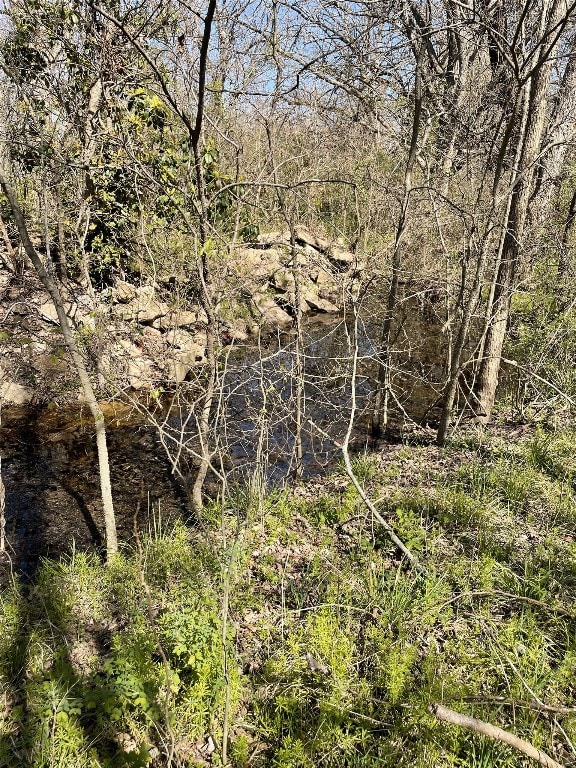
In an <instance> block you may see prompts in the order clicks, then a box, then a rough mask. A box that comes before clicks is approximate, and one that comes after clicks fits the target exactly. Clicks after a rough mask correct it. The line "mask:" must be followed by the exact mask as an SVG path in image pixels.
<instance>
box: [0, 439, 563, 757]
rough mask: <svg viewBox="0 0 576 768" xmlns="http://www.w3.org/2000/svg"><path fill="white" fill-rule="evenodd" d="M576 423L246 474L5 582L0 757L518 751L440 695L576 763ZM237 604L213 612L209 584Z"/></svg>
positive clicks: (219, 597) (215, 596) (220, 597)
mask: <svg viewBox="0 0 576 768" xmlns="http://www.w3.org/2000/svg"><path fill="white" fill-rule="evenodd" d="M572 445H573V442H572V435H570V434H567V433H562V434H557V435H554V434H551V435H547V434H545V433H543V432H540V433H537V434H535V435H534V436H533V437H532V438H531V439H529V440H527V441H525V442H523V443H522V444H520V443H518V442H513V441H509V442H507V443H506V442H500V443H498V442H492V443H489V442H487V441H486V440H484V439H482V440H480V441H474V440H464V439H459V440H455V441H453V443H452V445H451V446H450V447H449V448H447V449H445V450H444V451H440V450H439V449H436V448H432V447H430V446H414V447H410V446H404V447H400V448H398V449H395V450H393V449H390V450H389V451H388V452H387V453H386V454H385V455H382V456H370V457H359V458H358V459H357V460H356V467H357V469H358V471H359V474H360V475H361V476H362V479H363V482H364V483H365V485H366V488H367V490H368V492H369V493H370V495H371V497H372V498H373V499H378V504H379V508H380V511H381V512H382V514H384V515H385V516H386V518H387V519H388V520H389V521H390V523H391V524H392V525H393V527H394V529H395V530H396V531H397V532H398V534H399V535H400V536H401V538H402V539H403V540H404V542H405V543H406V544H407V546H409V547H410V548H411V549H412V551H413V552H414V553H415V554H417V555H418V557H419V559H420V561H421V563H422V564H423V565H424V567H425V569H426V575H425V576H424V575H418V574H416V573H415V572H414V571H411V570H410V569H409V568H408V567H406V564H405V563H404V562H402V561H401V560H400V559H399V557H398V554H397V552H395V550H394V548H393V547H392V545H391V544H390V542H389V541H388V539H387V537H386V535H385V534H384V533H383V532H382V531H381V530H379V528H378V526H377V525H376V524H373V522H372V521H371V520H370V518H369V517H368V516H367V514H366V510H365V509H364V507H363V505H362V503H361V501H360V500H359V498H358V496H357V494H356V492H355V491H354V489H353V488H352V486H351V485H350V484H349V483H348V481H347V479H346V478H345V477H344V476H340V475H338V474H335V475H334V476H332V477H330V478H326V479H325V480H323V481H318V480H317V481H313V482H312V481H311V482H310V483H308V484H307V485H305V486H303V487H301V488H297V489H294V490H293V491H286V492H274V493H272V494H270V495H269V496H267V497H266V498H264V499H259V500H258V503H254V499H253V498H251V497H250V495H249V494H247V493H240V492H239V493H238V494H236V495H235V496H234V497H233V498H231V499H230V500H229V502H228V503H227V504H226V505H225V507H224V508H223V509H222V508H213V509H212V510H210V514H208V515H207V517H206V520H205V521H204V525H203V527H202V530H201V531H200V530H198V529H186V528H185V527H184V526H183V525H179V526H177V527H176V528H175V529H174V530H173V531H172V532H171V533H170V534H167V535H163V536H159V537H157V538H154V537H152V538H149V539H147V540H145V541H143V542H142V544H141V547H140V548H139V549H138V550H137V551H134V552H129V551H126V552H124V553H123V554H122V555H121V556H119V557H118V558H117V559H116V560H115V561H114V562H113V563H112V565H111V566H109V567H105V566H104V565H102V564H101V562H100V561H99V560H98V559H97V558H96V557H95V556H92V555H87V554H75V555H74V556H71V557H70V558H68V559H65V560H61V561H59V562H54V561H46V562H44V563H43V564H42V566H41V567H40V569H39V572H38V575H37V577H36V579H35V581H34V583H33V584H21V583H19V582H18V581H13V582H12V583H11V585H10V586H9V587H7V588H5V589H4V591H3V592H2V595H1V600H0V682H1V685H2V695H3V699H2V708H1V713H2V714H1V721H0V766H9V767H12V766H14V767H16V766H25V765H29V766H34V767H35V768H36V767H38V768H40V767H42V768H43V767H44V766H62V767H64V766H67V767H68V766H72V767H73V768H84V767H88V766H90V768H96V767H97V766H102V767H104V766H106V767H108V766H110V767H111V766H135V767H138V766H146V765H150V766H167V765H174V766H192V765H208V764H211V765H215V766H218V765H222V757H223V751H222V747H223V741H224V739H225V740H226V747H227V753H228V764H229V765H231V766H235V768H250V767H252V766H253V767H254V768H258V767H263V766H272V767H274V768H308V767H310V768H312V766H314V767H316V766H323V767H324V766H325V767H326V768H344V767H345V766H346V767H348V766H350V767H354V766H362V768H365V767H368V768H370V767H371V766H397V767H398V768H404V767H405V768H408V767H410V768H412V766H415V767H416V768H418V767H421V768H424V767H426V768H429V767H433V768H444V766H454V768H456V767H461V768H464V767H466V768H504V767H505V766H506V767H510V768H519V767H520V766H527V765H528V763H527V762H526V760H525V759H524V758H523V757H522V756H521V755H520V754H519V753H517V752H513V751H512V750H511V749H510V748H508V747H505V746H503V745H502V744H500V743H495V742H490V741H487V740H486V739H483V738H482V737H479V736H476V735H474V734H470V733H468V732H465V731H463V730H460V729H457V728H455V727H454V726H449V725H445V724H441V723H439V722H437V721H436V720H435V719H434V717H433V716H432V715H431V714H430V713H429V711H428V707H429V705H430V704H431V703H432V702H441V703H443V704H445V705H446V706H448V707H451V708H453V709H456V710H457V711H459V712H462V713H465V714H469V715H472V716H475V717H478V718H480V719H482V720H486V721H488V722H491V723H493V724H495V725H499V726H500V727H503V728H507V729H509V730H511V731H513V732H514V733H515V734H517V735H519V736H521V737H523V738H525V739H527V740H529V741H530V742H531V743H533V744H534V745H535V746H537V747H539V748H541V749H543V750H544V751H545V752H547V753H548V754H550V755H552V756H554V757H555V759H556V760H558V761H559V762H561V763H563V764H565V765H570V764H575V749H574V746H573V745H574V742H575V741H576V710H575V711H574V712H572V711H570V707H572V706H573V705H574V697H575V693H576V618H575V615H574V609H573V605H574V596H575V593H576V558H575V555H576V545H575V541H574V530H575V523H576V499H575V496H574V482H575V481H576V464H575V462H574V458H573V452H572V450H571V446H572ZM228 590H229V594H227V596H226V598H227V603H228V606H229V608H228V612H227V615H226V626H225V628H224V629H223V605H224V604H225V599H224V597H225V592H227V591H228Z"/></svg>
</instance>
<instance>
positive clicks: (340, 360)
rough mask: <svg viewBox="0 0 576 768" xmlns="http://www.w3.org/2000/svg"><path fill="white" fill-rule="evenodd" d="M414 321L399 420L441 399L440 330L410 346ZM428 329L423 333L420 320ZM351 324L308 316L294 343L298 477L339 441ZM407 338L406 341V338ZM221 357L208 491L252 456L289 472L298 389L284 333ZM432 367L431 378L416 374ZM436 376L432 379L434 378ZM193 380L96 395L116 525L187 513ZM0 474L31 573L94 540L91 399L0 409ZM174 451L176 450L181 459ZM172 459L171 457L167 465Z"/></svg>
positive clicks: (238, 474)
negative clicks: (123, 399)
mask: <svg viewBox="0 0 576 768" xmlns="http://www.w3.org/2000/svg"><path fill="white" fill-rule="evenodd" d="M409 322H416V323H417V324H418V323H419V324H420V326H422V324H424V325H423V326H422V327H420V328H419V338H424V337H425V336H426V337H427V338H428V339H430V338H433V339H434V338H436V339H437V338H438V335H437V334H436V336H434V334H432V335H431V336H430V334H429V332H428V331H430V327H429V326H430V324H429V321H428V320H426V319H425V318H424V319H423V318H422V317H420V316H419V315H418V316H416V315H414V317H413V318H412V321H410V320H409V319H408V318H404V322H403V324H401V325H399V329H400V330H399V331H398V334H396V340H395V345H396V347H397V349H398V350H399V354H398V359H400V358H402V359H403V364H402V365H399V367H398V368H397V370H396V372H395V374H394V380H393V382H392V383H393V388H394V392H395V393H396V395H395V396H396V399H394V400H393V401H392V403H391V423H392V424H393V425H394V428H395V429H400V428H402V426H403V425H406V424H409V423H411V420H414V421H419V420H421V419H423V418H426V415H427V414H428V415H431V414H433V410H431V408H433V406H434V401H435V400H436V399H437V390H438V386H437V385H435V380H436V379H438V370H437V368H438V365H437V361H438V359H439V358H438V356H439V350H438V349H437V347H436V346H435V344H433V343H430V342H429V341H423V342H422V343H421V344H420V345H419V346H418V347H417V348H416V347H414V342H413V339H414V335H413V334H412V333H410V331H409V329H408V328H407V326H406V324H407V323H409ZM424 331H426V333H424ZM350 332H351V329H350V328H349V327H348V326H347V324H346V322H345V320H344V319H342V318H338V319H336V320H335V319H334V318H330V319H329V320H327V321H324V322H321V321H316V322H310V323H309V324H308V325H307V327H306V329H305V334H304V335H305V343H304V346H303V349H302V354H303V357H302V359H303V361H304V362H303V368H304V372H305V375H304V382H305V383H304V387H303V389H302V409H303V419H302V423H303V430H302V445H303V454H304V455H303V468H304V477H306V476H311V475H314V474H318V473H323V472H326V471H327V470H329V469H331V468H333V467H334V466H335V463H336V462H337V461H338V460H339V449H338V447H337V443H338V441H339V440H341V439H342V437H343V435H344V432H345V430H346V428H347V425H348V421H349V418H350V408H351V404H352V389H351V381H350ZM377 338H378V326H377V324H376V323H373V322H372V321H371V320H370V318H369V317H368V318H366V319H365V320H364V321H363V322H362V323H361V324H360V327H359V332H358V340H359V364H358V376H357V380H356V386H355V397H356V406H357V413H356V418H355V420H354V432H353V438H354V444H355V445H356V446H357V447H359V448H360V449H361V448H362V446H364V445H365V442H366V437H365V436H366V434H367V423H368V414H369V410H370V404H371V395H372V390H373V384H372V383H373V381H374V376H375V372H376V366H377V362H376V353H377V342H376V341H375V340H376V339H377ZM408 338H411V339H412V341H411V342H410V345H408V346H407V343H406V340H407V339H408ZM226 352H227V353H226V355H224V356H223V358H222V363H221V366H220V374H219V379H220V384H219V388H218V397H217V405H216V407H215V408H214V412H213V415H212V426H211V436H210V440H211V442H212V444H214V445H216V446H217V448H218V450H217V452H216V454H215V457H214V459H213V465H214V472H212V473H211V475H210V476H209V478H208V484H207V489H208V493H210V492H212V493H216V492H217V489H218V487H220V485H221V478H222V477H225V478H226V482H227V484H228V486H230V485H231V484H234V483H242V482H245V481H246V480H247V479H249V478H250V477H251V476H252V475H253V474H254V471H255V468H256V466H257V465H258V468H259V470H260V472H261V474H262V476H263V477H264V478H265V480H266V482H267V484H268V486H269V487H273V486H280V485H282V484H283V483H285V482H287V481H288V480H289V479H290V478H291V477H293V471H294V466H295V449H294V448H295V439H294V435H295V420H294V403H295V399H296V395H297V392H298V383H297V377H296V375H295V374H296V372H297V357H296V342H295V338H294V336H293V335H289V334H288V335H278V336H277V337H271V338H270V337H269V338H268V339H267V340H266V342H265V343H263V344H261V345H260V347H259V348H255V347H244V348H235V349H231V348H229V349H228V350H227V351H226ZM424 379H427V381H428V384H426V385H425V384H423V381H424ZM430 382H431V385H430ZM198 394H199V391H198V389H197V387H195V386H193V385H185V386H184V387H183V388H182V389H181V390H179V392H178V393H172V394H171V395H170V396H167V397H166V398H163V399H161V401H160V402H155V403H154V404H153V407H150V408H149V409H148V414H149V415H146V409H145V408H143V407H142V403H139V404H138V407H135V406H130V405H129V404H125V403H124V404H121V403H111V404H108V405H107V406H105V413H106V420H107V426H108V443H109V453H110V465H111V474H112V487H113V493H114V501H115V509H116V516H117V525H118V532H119V538H120V540H121V541H129V540H130V539H131V538H132V536H133V535H134V530H135V527H137V529H138V530H140V531H147V530H154V529H158V528H161V527H169V526H170V525H171V524H172V523H173V522H174V521H175V520H176V519H184V520H186V521H190V522H193V520H192V518H191V513H190V505H189V495H188V491H189V488H190V484H191V482H192V480H193V477H194V473H195V467H196V465H197V455H198V441H197V430H196V423H195V418H194V415H193V414H194V407H193V406H192V405H191V404H193V403H194V402H197V401H198ZM0 453H1V456H2V478H3V481H4V485H5V489H6V496H5V498H6V536H7V541H8V554H9V555H10V559H11V562H12V564H13V566H14V567H15V569H16V570H18V571H20V572H23V573H27V574H30V573H32V572H33V571H34V569H35V568H36V566H37V564H38V562H39V559H40V558H41V557H45V556H57V555H60V554H62V553H66V552H70V551H71V550H72V548H75V549H76V550H77V551H82V550H93V549H97V550H98V549H100V550H101V549H102V545H103V530H104V526H103V519H102V512H101V502H100V490H99V482H98V463H97V456H96V451H95V440H94V434H93V427H92V424H91V420H90V415H89V413H88V412H87V409H84V411H81V412H79V410H78V409H77V408H76V409H61V408H52V409H50V408H34V409H33V408H25V409H10V410H8V409H5V410H4V412H3V414H2V427H1V429H0ZM176 458H178V461H177V463H176ZM175 467H176V469H177V471H174V469H175Z"/></svg>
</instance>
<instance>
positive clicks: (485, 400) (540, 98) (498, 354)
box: [476, 0, 562, 423]
mask: <svg viewBox="0 0 576 768" xmlns="http://www.w3.org/2000/svg"><path fill="white" fill-rule="evenodd" d="M561 19H562V2H561V1H560V0H557V1H556V2H555V3H554V6H553V9H552V11H551V13H550V17H549V20H548V25H547V29H548V36H549V34H550V30H556V29H557V27H558V25H559V24H560V22H561ZM543 49H546V58H542V57H543V55H544V54H543V53H542V55H541V57H540V59H539V61H538V62H537V64H536V65H535V67H534V69H533V72H532V75H531V80H530V93H529V97H528V107H527V119H526V123H525V126H524V130H523V131H521V133H520V135H519V136H518V142H521V146H522V150H521V155H520V163H519V168H518V177H517V179H518V180H517V183H516V186H515V188H514V189H513V191H512V198H511V205H510V209H509V212H508V217H507V221H506V227H505V235H504V245H503V248H502V254H501V258H500V261H499V264H498V270H497V275H496V282H495V288H494V303H493V312H492V317H491V320H490V323H489V326H488V329H487V333H486V341H485V345H484V356H483V359H482V362H481V364H480V371H479V375H478V381H477V385H476V398H477V402H476V415H477V417H478V420H479V421H480V422H482V423H486V422H488V421H489V420H490V418H491V416H492V410H493V408H494V401H495V398H496V389H497V386H498V376H499V372H500V361H501V358H502V349H503V347H504V341H505V339H506V331H507V327H508V320H509V316H510V302H511V299H512V293H513V291H514V287H515V283H516V274H517V271H518V265H519V261H520V254H521V251H522V245H523V241H524V231H525V225H526V219H527V214H528V209H529V205H530V193H531V191H532V182H533V179H534V170H535V166H536V161H537V159H538V154H539V152H540V147H541V144H542V136H543V133H544V126H545V121H546V116H547V112H548V92H549V86H550V77H551V71H552V67H551V58H552V53H553V49H551V48H550V46H549V37H548V40H547V41H545V42H543V43H542V45H541V50H543Z"/></svg>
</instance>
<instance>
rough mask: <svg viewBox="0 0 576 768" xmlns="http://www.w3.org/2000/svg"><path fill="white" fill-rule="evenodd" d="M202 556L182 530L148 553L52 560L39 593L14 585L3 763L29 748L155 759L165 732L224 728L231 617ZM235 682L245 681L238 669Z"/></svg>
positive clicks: (74, 758) (65, 760)
mask: <svg viewBox="0 0 576 768" xmlns="http://www.w3.org/2000/svg"><path fill="white" fill-rule="evenodd" d="M194 561H195V553H194V551H193V550H192V548H191V546H190V543H187V541H186V534H185V531H184V529H182V528H177V529H176V530H175V532H174V534H173V535H171V536H165V537H163V538H161V539H158V540H149V541H147V542H145V544H144V551H143V555H142V560H141V559H140V557H138V556H132V557H130V558H121V557H119V558H117V559H116V560H115V562H114V564H113V565H112V566H111V567H110V568H106V567H105V566H103V565H102V564H101V563H100V562H99V561H98V560H97V559H96V558H95V557H88V556H86V555H75V556H74V557H73V558H72V559H71V560H69V561H60V562H58V563H54V562H50V561H47V562H46V563H44V564H43V566H42V567H41V569H40V571H39V574H38V578H37V581H36V584H35V585H34V587H33V588H32V590H31V591H30V593H29V594H28V595H27V594H25V593H24V592H22V591H20V590H19V589H10V590H7V591H5V593H4V595H3V598H2V605H1V613H0V621H1V622H2V629H3V633H2V645H1V646H0V673H1V674H2V681H3V685H4V688H5V690H6V691H7V692H8V696H9V700H10V705H9V706H8V707H7V708H6V709H5V712H4V716H3V721H2V724H1V725H0V757H1V758H2V765H19V764H22V763H21V762H20V760H21V759H22V760H24V756H26V758H25V760H26V763H27V764H29V765H32V766H53V765H62V766H65V765H66V766H70V765H74V766H78V768H83V767H84V766H122V765H126V766H128V765H132V766H145V765H148V764H149V763H150V762H151V760H152V755H153V754H154V753H158V749H159V748H160V749H162V748H163V747H162V745H163V743H164V740H165V739H170V738H174V739H175V740H176V741H178V742H182V743H183V744H184V743H185V744H188V745H189V744H190V743H192V744H193V743H195V742H196V741H197V740H201V739H202V738H203V737H205V735H206V734H208V733H210V732H214V734H215V735H217V731H215V730H214V726H215V724H216V723H217V722H221V718H222V711H223V707H224V697H225V693H224V690H223V688H224V682H223V678H222V653H223V649H222V640H221V625H220V617H219V610H218V604H217V603H216V601H215V596H214V594H213V592H212V590H211V588H210V586H209V584H208V583H206V582H204V581H202V580H200V579H193V578H192V572H194V573H196V574H198V570H197V567H196V566H194V567H192V563H193V562H194ZM144 563H145V564H146V565H145V572H146V574H147V575H149V576H150V587H149V593H146V590H144V589H143V586H142V576H143V571H142V568H143V567H144V566H143V564H144ZM161 574H164V580H163V581H162V579H161ZM156 580H157V581H156ZM17 670H18V671H17ZM20 671H24V675H22V674H21V673H20ZM229 680H230V683H231V689H232V691H234V690H235V689H236V687H237V684H236V682H235V672H234V670H231V671H230V672H229ZM236 698H237V697H235V694H234V695H233V696H232V698H231V701H232V704H233V705H234V706H235V704H234V702H235V701H236ZM7 701H8V700H7ZM11 733H12V734H17V735H16V736H13V737H12V738H11V739H10V740H8V739H7V737H8V735H9V734H11ZM156 744H157V745H158V746H155V745H156ZM187 749H189V747H187Z"/></svg>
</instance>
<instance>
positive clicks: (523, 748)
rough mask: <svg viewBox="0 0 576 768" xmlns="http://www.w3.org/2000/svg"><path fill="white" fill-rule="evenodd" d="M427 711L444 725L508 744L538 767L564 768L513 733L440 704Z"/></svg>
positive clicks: (434, 704) (431, 705) (431, 706)
mask: <svg viewBox="0 0 576 768" xmlns="http://www.w3.org/2000/svg"><path fill="white" fill-rule="evenodd" d="M428 711H429V712H431V713H432V714H433V715H434V717H436V718H438V720H442V721H443V722H445V723H451V724H452V725H459V726H460V727H461V728H468V730H470V731H474V732H475V733H481V734H482V735H483V736H488V738H490V739H494V740H495V741H500V742H502V743H503V744H508V746H510V747H513V748H514V749H517V750H518V752H522V754H524V755H526V756H527V757H529V758H531V759H532V760H536V761H537V762H538V763H540V765H543V766H544V768H564V766H563V765H561V764H560V763H558V762H556V760H554V759H553V758H551V757H550V756H549V755H547V754H546V753H545V752H542V750H540V749H537V748H536V747H535V746H533V745H532V744H530V742H528V741H524V739H520V738H518V736H515V735H514V734H513V733H509V732H508V731H505V730H503V729H502V728H498V726H496V725H491V724H490V723H485V722H484V721H483V720H477V719H476V718H475V717H468V716H467V715H462V714H460V712H454V710H452V709H448V707H444V706H442V704H437V703H433V704H430V706H429V707H428Z"/></svg>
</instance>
